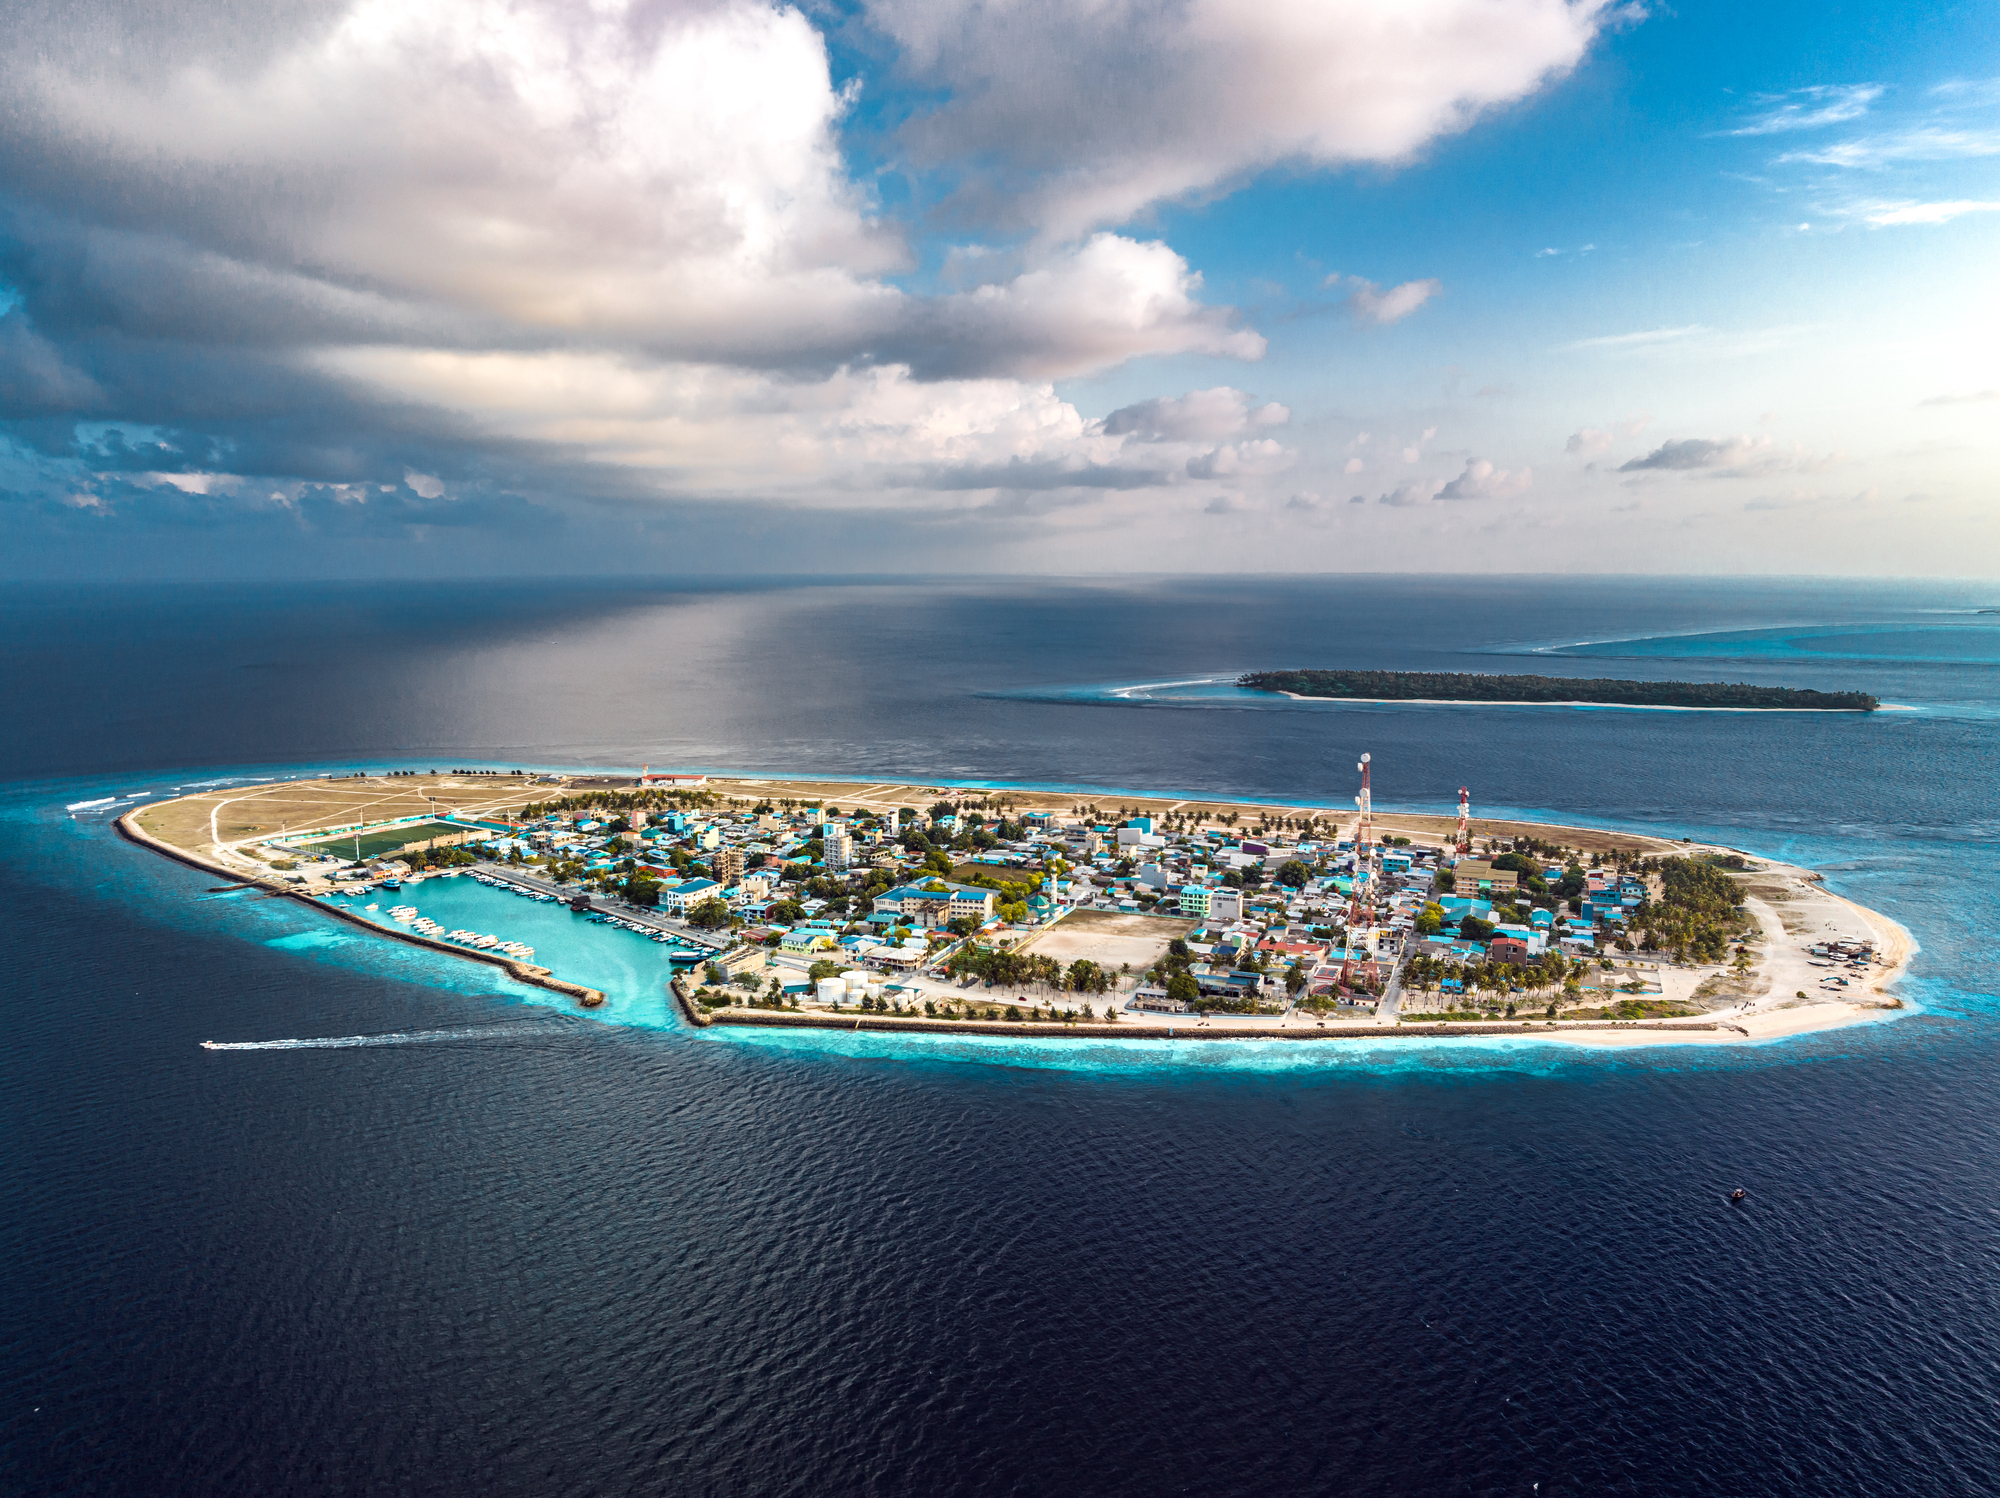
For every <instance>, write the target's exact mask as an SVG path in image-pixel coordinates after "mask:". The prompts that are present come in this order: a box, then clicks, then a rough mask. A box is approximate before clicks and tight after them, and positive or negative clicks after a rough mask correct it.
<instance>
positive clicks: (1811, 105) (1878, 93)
mask: <svg viewBox="0 0 2000 1498" xmlns="http://www.w3.org/2000/svg"><path fill="white" fill-rule="evenodd" d="M1883 92H1884V89H1883V87H1882V85H1881V84H1879V83H1851V84H1820V85H1817V86H1815V87H1812V88H1801V89H1794V90H1793V91H1792V92H1791V93H1789V94H1776V95H1767V96H1766V97H1765V98H1764V99H1763V100H1762V101H1761V102H1763V103H1766V104H1769V105H1771V106H1772V107H1771V108H1769V109H1767V110H1766V111H1765V112H1764V113H1763V114H1761V115H1759V116H1757V118H1755V119H1753V120H1750V121H1747V122H1746V123H1744V124H1742V125H1739V126H1738V127H1737V128H1736V129H1734V130H1730V131H1727V132H1725V133H1727V134H1729V135H1777V134H1781V133H1784V132H1786V131H1791V130H1817V129H1820V128H1822V127H1824V126H1827V125H1838V124H1842V123H1844V122H1846V121H1848V120H1853V119H1859V118H1860V117H1861V116H1862V115H1864V114H1866V113H1867V112H1868V106H1869V105H1871V104H1873V103H1874V102H1875V101H1876V100H1877V99H1879V98H1881V97H1882V94H1883Z"/></svg>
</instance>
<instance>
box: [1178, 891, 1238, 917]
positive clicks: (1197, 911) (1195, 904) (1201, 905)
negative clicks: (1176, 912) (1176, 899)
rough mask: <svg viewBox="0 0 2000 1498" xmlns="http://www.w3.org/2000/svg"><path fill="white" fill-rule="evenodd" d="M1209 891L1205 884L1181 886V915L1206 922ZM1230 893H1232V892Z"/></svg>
mask: <svg viewBox="0 0 2000 1498" xmlns="http://www.w3.org/2000/svg"><path fill="white" fill-rule="evenodd" d="M1210 893H1211V891H1210V890H1209V888H1208V886H1207V885H1205V884H1184V885H1182V886H1181V914H1182V915H1191V916H1193V917H1195V918H1196V919H1197V920H1207V919H1208V913H1209V896H1210ZM1231 893H1234V891H1232V892H1231Z"/></svg>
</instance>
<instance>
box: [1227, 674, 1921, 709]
mask: <svg viewBox="0 0 2000 1498" xmlns="http://www.w3.org/2000/svg"><path fill="white" fill-rule="evenodd" d="M1236 684H1237V685H1238V686H1240V687H1246V688H1248V689H1249V690H1250V691H1253V692H1282V693H1284V694H1285V695H1287V696H1291V697H1330V698H1345V699H1348V700H1351V701H1357V702H1486V703H1505V704H1509V705H1513V704H1527V703H1562V704H1566V705H1567V704H1575V705H1578V706H1589V707H1597V706H1602V707H1679V708H1716V709H1724V710H1732V711H1742V710H1754V709H1767V710H1777V711H1785V712H1846V713H1872V712H1874V711H1875V710H1876V709H1877V708H1879V707H1881V705H1882V704H1881V702H1880V700H1879V699H1877V698H1875V697H1872V696H1870V695H1869V694H1868V693H1866V692H1816V691H1809V690H1805V689H1802V688H1796V687H1759V686H1752V685H1750V684H1749V683H1747V682H1726V681H1615V680H1611V679H1608V678H1603V677H1576V676H1486V675H1482V674H1478V673H1473V672H1464V671H1251V672H1249V673H1247V674H1245V675H1243V676H1240V677H1238V678H1237V682H1236Z"/></svg>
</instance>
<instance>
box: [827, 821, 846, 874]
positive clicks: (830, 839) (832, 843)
mask: <svg viewBox="0 0 2000 1498" xmlns="http://www.w3.org/2000/svg"><path fill="white" fill-rule="evenodd" d="M821 859H822V861H823V862H824V863H825V864H826V866H827V869H828V870H829V871H839V872H842V873H844V872H846V870H847V868H848V867H849V866H850V865H851V864H852V863H853V862H854V839H853V838H852V837H851V836H849V835H848V831H847V824H846V823H845V822H829V823H827V824H826V841H825V843H824V845H823V847H822V853H821Z"/></svg>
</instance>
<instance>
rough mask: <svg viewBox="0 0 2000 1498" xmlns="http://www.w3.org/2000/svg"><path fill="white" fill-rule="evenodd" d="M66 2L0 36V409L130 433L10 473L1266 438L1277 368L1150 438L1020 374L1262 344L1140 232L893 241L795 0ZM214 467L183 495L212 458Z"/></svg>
mask: <svg viewBox="0 0 2000 1498" xmlns="http://www.w3.org/2000/svg"><path fill="white" fill-rule="evenodd" d="M80 8H81V10H82V11H83V12H86V14H83V15H79V14H77V12H76V11H75V10H72V11H71V12H70V13H69V14H68V15H67V16H66V17H65V18H64V19H63V20H62V22H61V23H60V24H57V23H56V22H55V21H50V22H49V23H48V27H47V28H44V29H42V30H39V31H38V30H37V29H36V24H30V23H24V24H23V25H22V26H21V27H18V28H16V29H15V30H14V31H12V32H11V33H10V34H9V36H8V37H7V38H6V39H0V110H4V111H5V113H6V117H7V118H8V119H9V121H10V124H9V127H8V129H9V149H8V150H7V151H6V152H4V153H0V282H4V283H5V284H6V285H7V287H8V288H9V290H8V293H7V295H8V303H7V310H4V311H0V420H11V421H12V422H13V423H14V430H15V431H16V433H17V435H19V436H20V437H21V440H22V441H23V442H24V443H25V444H26V446H25V448H24V450H27V451H32V452H34V453H38V454H40V456H39V457H37V458H35V459H33V461H36V462H42V463H45V464H55V465H59V464H61V463H63V462H68V461H71V460H72V459H71V456H70V454H69V449H70V439H69V436H68V435H67V433H68V427H67V426H65V425H63V424H62V419H63V418H74V417H79V416H90V417H93V418H101V419H103V420H105V421H111V422H115V423H122V424H123V425H124V426H125V427H126V428H130V429H132V430H135V431H136V430H138V429H140V428H144V429H147V430H152V431H157V432H158V433H161V434H163V435H162V437H161V439H160V443H156V444H154V445H153V446H151V447H147V448H146V449H145V450H144V451H140V450H137V449H136V448H135V449H134V450H132V451H129V452H124V451H122V450H121V453H120V454H119V455H117V458H116V463H115V464H107V463H104V462H99V463H96V464H95V466H94V467H92V468H91V469H90V470H89V471H88V472H84V471H83V470H79V471H78V472H77V473H76V474H74V475H72V474H71V473H70V472H69V470H67V469H60V470H59V469H58V468H57V467H50V468H48V469H47V471H46V473H45V474H44V477H43V479H42V480H41V481H40V482H43V483H44V484H45V485H50V486H53V485H55V484H56V483H57V482H58V478H60V481H61V482H62V483H65V484H68V483H74V484H81V485H84V486H86V488H87V487H88V486H89V485H92V484H98V483H100V481H99V480H97V479H94V478H92V477H91V476H90V474H91V473H95V472H113V471H119V472H132V473H138V472H146V473H153V474H171V473H174V472H176V471H179V470H181V469H184V471H185V474H186V475H187V476H188V477H189V482H190V483H191V484H192V483H193V482H195V480H197V479H199V481H200V482H201V483H204V484H206V483H208V482H209V479H208V478H207V477H205V476H208V475H235V476H236V477H237V478H239V479H240V478H244V477H246V476H262V478H263V479H264V480H268V482H265V483H264V485H263V487H262V488H261V489H260V490H259V491H258V492H262V493H271V492H290V490H289V489H288V488H287V486H289V485H294V484H297V483H307V484H322V485H329V486H333V487H331V488H329V489H328V491H327V492H328V493H335V492H336V491H338V492H339V493H342V494H344V493H346V490H345V489H342V488H341V487H340V486H348V485H365V484H367V483H371V482H373V483H376V484H378V485H379V484H382V483H387V484H389V485H390V486H391V487H393V488H397V489H398V490H399V492H400V493H401V494H402V496H403V500H404V502H405V503H406V504H409V503H414V500H412V499H411V496H414V499H415V500H422V501H425V502H426V503H430V502H436V503H445V502H447V501H448V500H450V499H451V498H452V497H454V496H467V495H473V494H477V493H479V492H482V490H481V486H482V485H485V486H487V487H488V488H496V487H497V488H505V489H507V490H509V491H510V492H521V491H526V492H530V493H532V494H535V495H537V496H542V497H544V498H546V499H547V501H548V502H549V503H551V504H570V503H584V502H588V500H587V498H584V497H610V496H615V497H618V498H620V499H629V498H637V497H646V496H651V497H655V498H662V497H675V498H686V499H694V500H699V501H704V502H709V501H746V502H749V501H754V502H767V501H770V502H785V503H798V504H845V505H868V506H873V505H880V504H891V503H896V504H906V505H918V504H921V503H922V499H921V497H920V496H921V493H922V492H923V486H924V484H925V483H927V482H929V481H931V480H933V479H934V480H935V481H936V482H937V483H938V484H939V485H941V486H943V488H942V489H941V491H940V492H947V493H948V492H951V491H952V490H954V489H955V488H958V487H961V486H963V485H964V484H965V483H966V482H967V480H968V476H970V477H971V478H975V479H991V480H993V481H995V482H999V481H1001V480H1002V479H1009V480H1015V481H1018V482H1020V483H1022V484H1025V485H1034V484H1068V485H1072V486H1074V487H1079V488H1089V487H1092V486H1099V487H1110V486H1122V485H1138V486H1143V485H1146V484H1154V483H1169V482H1184V481H1185V479H1186V476H1187V475H1186V467H1187V464H1188V462H1189V460H1190V459H1199V460H1201V461H1203V462H1207V463H1210V464H1213V465H1217V466H1227V465H1230V464H1235V465H1237V466H1238V468H1239V469H1242V470H1244V471H1259V472H1261V471H1264V470H1265V469H1267V468H1269V467H1271V466H1272V465H1273V464H1274V463H1276V462H1277V461H1278V460H1276V459H1274V458H1272V457H1271V456H1270V455H1269V454H1268V453H1265V452H1264V451H1263V450H1262V449H1261V448H1258V447H1257V446H1256V445H1255V443H1254V442H1253V443H1250V444H1244V443H1241V442H1236V441H1234V439H1238V438H1243V437H1245V436H1250V437H1255V436H1258V435H1260V434H1261V433H1262V432H1264V431H1266V430H1270V429H1274V428H1276V427H1278V426H1281V425H1282V424H1283V423H1284V421H1285V420H1287V419H1288V417H1289V412H1288V411H1287V410H1286V409H1285V408H1284V407H1283V406H1282V405H1279V404H1277V403H1275V402H1269V403H1265V404H1263V405H1261V406H1258V407H1255V408H1254V409H1253V408H1252V407H1251V406H1250V405H1249V404H1248V399H1247V397H1244V396H1242V395H1241V393H1240V392H1235V391H1230V390H1227V389H1223V390H1221V391H1220V393H1219V394H1218V393H1217V392H1209V393H1208V394H1209V395H1210V396H1212V397H1214V398H1213V399H1212V400H1211V401H1210V406H1211V407H1213V408H1214V409H1212V410H1210V409H1208V408H1206V407H1203V406H1202V397H1203V393H1202V392H1196V393H1195V394H1193V395H1190V396H1187V397H1183V398H1182V403H1181V405H1176V403H1174V402H1165V403H1163V404H1162V405H1161V407H1160V409H1159V410H1158V411H1157V412H1155V413H1154V417H1153V421H1154V426H1153V429H1152V430H1153V432H1154V435H1153V436H1152V437H1151V438H1145V439H1140V438H1139V437H1138V431H1137V428H1136V427H1135V428H1134V429H1133V431H1132V432H1131V433H1129V434H1127V435H1130V436H1132V437H1133V438H1134V440H1154V441H1160V442H1171V441H1179V442H1183V443H1185V444H1187V446H1186V448H1185V449H1184V450H1182V451H1179V452H1175V453H1171V454H1167V455H1164V456H1163V457H1161V458H1160V460H1159V461H1157V462H1149V461H1144V460H1141V459H1139V458H1134V457H1127V456H1123V455H1122V442H1121V441H1118V440H1109V441H1107V440H1106V437H1105V433H1104V432H1103V431H1102V430H1101V429H1099V428H1096V427H1094V426H1093V425H1092V424H1090V423H1087V422H1085V421H1084V420H1083V419H1082V418H1081V417H1080V416H1079V415H1078V413H1077V412H1076V410H1075V409H1074V407H1072V406H1071V405H1070V404H1069V403H1068V402H1066V401H1063V400H1061V399H1059V398H1057V397H1056V396H1055V394H1054V393H1053V390H1052V389H1051V386H1050V382H1051V381H1053V380H1056V379H1059V378H1067V377H1073V376H1077V375H1083V374H1088V373H1091V372H1093V371H1101V370H1104V369H1108V368H1111V367H1113V366H1116V365H1119V364H1121V363H1124V362H1125V361H1128V360H1131V359H1134V358H1140V357H1146V356H1172V355H1177V354H1199V355H1205V356H1210V357H1222V358H1235V359H1245V360H1249V359H1256V358H1258V357H1260V356H1261V355H1262V353H1263V351H1264V340H1263V338H1262V337H1261V336H1260V335H1259V334H1258V333H1256V332H1255V331H1254V330H1251V329H1248V328H1245V327H1242V326H1241V325H1240V323H1239V320H1238V319H1237V318H1236V316H1235V314H1234V313H1233V312H1232V311H1231V310H1230V309H1228V308H1226V307H1215V306H1211V305H1208V304H1207V303H1206V302H1205V301H1204V300H1203V292H1202V284H1201V277H1200V276H1199V274H1197V273H1196V272H1194V271H1193V270H1192V269H1191V268H1190V267H1189V265H1188V264H1187V262H1186V260H1185V259H1184V258H1182V257H1181V256H1180V255H1179V254H1177V253H1176V252H1175V251H1174V250H1173V249H1172V248H1171V247H1170V246H1168V245H1166V244H1163V243H1160V242H1158V241H1153V240H1145V239H1141V238H1137V237H1133V236H1130V235H1124V234H1114V233H1092V234H1087V235H1084V236H1081V237H1080V238H1078V239H1075V240H1072V241H1066V242H1045V243H1038V244H1032V245H1025V246H1024V245H1015V246H1012V247H1010V248H1007V249H1005V250H993V249H990V248H989V247H986V246H978V245H973V246H965V247H963V253H961V254H960V255H959V256H958V257H957V259H956V263H955V267H954V274H955V276H956V277H957V279H956V280H954V281H952V282H950V283H949V284H948V285H947V287H946V288H945V289H942V290H938V291H925V290H923V289H922V288H921V284H920V282H917V281H914V280H912V281H906V280H905V279H904V278H905V277H906V274H907V273H908V272H909V271H910V270H911V268H912V264H913V256H912V254H911V251H910V249H909V247H908V245H907V244H906V243H905V240H904V235H903V232H902V230H901V229H900V228H898V227H897V226H896V225H894V224H893V223H891V222H889V221H888V220H886V219H885V218H884V217H883V216H882V215H881V213H880V212H879V209H878V206H877V205H876V203H875V202H874V200H873V197H872V188H871V187H870V186H869V185H868V183H867V182H865V181H857V180H856V179H855V178H853V177H852V176H851V175H850V173H849V172H848V169H847V166H846V164H845V161H844V159H843V155H842V141H841V130H842V128H843V126H844V123H845V121H846V116H847V114H848V112H849V110H850V108H851V106H852V103H853V99H854V94H853V92H852V90H851V89H845V90H844V89H841V88H838V87H836V86H835V85H834V83H833V81H832V77H831V73H830V69H829V63H828V57H827V48H826V44H825V42H824V40H823V38H822V37H821V36H820V34H819V33H818V32H817V31H815V30H814V28H813V26H812V24H811V23H810V22H809V21H808V20H807V18H806V17H805V15H804V14H802V13H801V12H800V11H799V10H797V9H793V8H788V7H783V6H779V5H774V4H769V3H762V0H695V3H690V4H687V5H681V6H658V5H652V4H645V3H640V0H601V3H596V4H593V5H591V6H588V7H584V6H574V5H568V4H564V3H560V0H462V3H447V0H348V3H345V4H338V5H333V6H327V7H322V8H316V9H314V10H313V11H312V13H311V14H306V13H304V12H301V11H297V10H294V9H291V8H287V7H283V6H281V7H276V8H273V9H271V10H269V11H267V12H259V13H256V15H255V17H254V18H251V19H246V18H248V17H251V16H252V13H251V12H247V11H233V12H228V13H224V12H208V11H204V12H203V13H202V14H201V16H199V17H184V18H183V20H184V21H185V25H184V26H182V27H179V28H175V27H165V28H162V26H161V25H159V24H157V23H156V22H155V21H154V20H152V19H151V18H149V17H148V16H147V15H145V14H142V13H137V12H131V11H129V10H125V9H120V8H111V7H106V8H105V9H104V10H103V11H102V12H90V0H80ZM29 21H30V22H33V18H32V17H31V18H29ZM84 37H88V38H89V39H90V44H89V45H83V44H82V42H81V40H80V39H81V38H84ZM110 55H116V56H119V57H121V58H123V59H124V60H123V61H121V62H120V63H118V64H117V65H116V66H106V65H105V64H104V58H105V57H106V56H110ZM17 301H18V303H19V305H15V303H16V302H17ZM1142 404H1143V403H1142ZM1183 407H1184V409H1183ZM1133 409H1134V411H1135V412H1136V410H1137V408H1133ZM1204 411H1206V413H1207V414H1206V416H1204ZM1218 413H1220V414H1218ZM1132 419H1134V420H1137V419H1138V418H1137V417H1136V415H1135V416H1134V417H1133V418H1132ZM1204 420H1207V422H1208V425H1207V426H1206V427H1204V426H1203V425H1202V423H1203V421H1204ZM1175 421H1178V422H1180V427H1179V428H1177V429H1175V430H1173V431H1170V430H1169V429H1170V428H1172V427H1173V424H1174V422H1175ZM28 423H40V425H38V426H34V427H33V429H32V430H30V427H29V426H28V425H25V424H28ZM161 443H163V444H165V445H164V446H161ZM1217 444H1231V445H1230V446H1229V449H1228V451H1227V453H1225V452H1224V450H1223V448H1222V447H1220V446H1218V445H1217ZM105 482H106V483H108V481H105ZM215 482H216V483H217V484H222V483H223V480H222V479H220V478H218V479H216V480H215ZM229 482H230V484H233V485H235V487H228V486H227V485H225V486H224V487H222V488H217V489H215V490H213V491H212V492H211V493H210V494H209V495H208V497H210V498H213V499H216V500H217V502H218V503H220V502H221V501H222V500H223V499H224V498H227V497H229V496H232V495H233V496H236V497H237V498H238V499H240V498H241V495H242V494H244V493H247V492H249V491H248V489H247V488H244V486H243V485H241V484H237V483H236V480H235V479H231V480H230V481H229ZM162 484H165V480H162V481H161V482H160V483H155V484H153V485H151V486H150V487H148V488H146V489H145V490H144V492H146V493H151V494H155V495H157V494H159V493H160V492H161V488H162ZM166 487H173V486H172V485H170V484H169V485H166ZM114 491H115V492H114ZM128 491H129V492H128ZM80 492H81V491H80ZM89 492H92V493H96V492H97V491H96V490H90V491H89ZM138 492H140V491H139V490H138V489H135V488H133V486H132V485H131V484H130V483H127V484H125V486H124V487H122V488H121V487H119V486H117V485H109V487H106V488H105V489H104V493H105V494H106V495H108V496H109V497H108V498H106V499H105V503H106V504H107V505H108V506H109V507H110V508H111V509H112V510H113V511H116V510H117V508H118V506H120V505H123V504H126V503H128V502H129V501H131V499H132V497H133V495H134V494H136V493H138ZM177 492H179V491H177ZM188 492H192V491H188ZM314 492H317V491H314ZM356 492H357V493H358V492H359V491H358V490H357V491H356ZM330 502H331V501H330ZM338 502H339V503H342V504H347V503H350V501H349V500H347V499H340V500H339V501H338ZM351 502H352V503H354V504H362V503H366V504H368V505H371V506H372V507H373V509H372V510H371V513H378V514H388V513H398V512H396V511H394V510H393V508H392V507H390V506H388V505H387V504H385V503H384V502H383V501H381V500H380V499H374V500H366V501H364V500H360V499H355V500H352V501H351ZM475 512H476V511H475V510H464V509H461V510H457V511H453V512H452V513H453V514H470V513H475ZM216 513H221V511H219V510H218V511H217V512H216ZM342 513H344V512H342ZM400 513H404V514H406V515H410V514H416V513H418V512H417V511H415V510H410V509H405V510H403V511H401V512H400ZM493 513H496V514H499V513H504V510H496V511H493ZM426 523H428V522H426Z"/></svg>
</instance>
